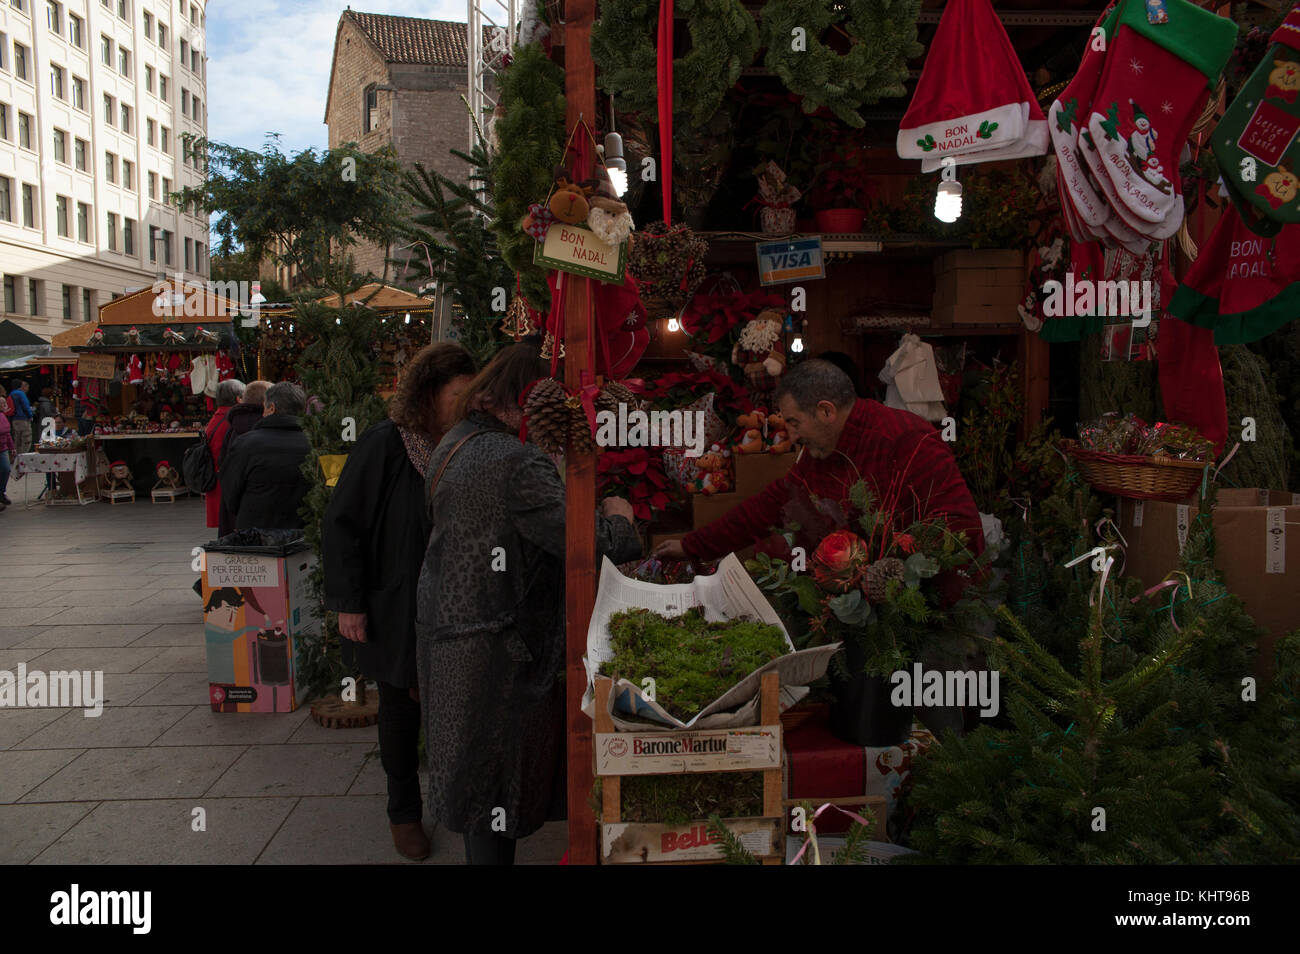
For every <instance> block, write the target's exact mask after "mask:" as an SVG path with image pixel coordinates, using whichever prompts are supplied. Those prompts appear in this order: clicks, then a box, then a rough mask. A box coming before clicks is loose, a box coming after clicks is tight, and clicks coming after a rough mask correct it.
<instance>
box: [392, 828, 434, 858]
mask: <svg viewBox="0 0 1300 954" xmlns="http://www.w3.org/2000/svg"><path fill="white" fill-rule="evenodd" d="M388 827H389V828H390V829H392V832H393V847H394V848H396V849H397V853H398V854H399V855H401V856H402V857H403V858H410V859H411V860H412V861H423V860H424V859H425V858H428V857H429V853H430V852H431V851H432V845H430V843H429V836H428V835H426V834H425V833H424V826H423V825H422V824H420V822H406V823H404V824H401V825H391V824H390V825H389V826H388Z"/></svg>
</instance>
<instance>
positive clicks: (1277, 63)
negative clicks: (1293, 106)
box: [1264, 60, 1300, 103]
mask: <svg viewBox="0 0 1300 954" xmlns="http://www.w3.org/2000/svg"><path fill="white" fill-rule="evenodd" d="M1298 92H1300V63H1296V62H1293V61H1292V60H1274V61H1273V72H1271V73H1269V74H1268V89H1267V90H1265V91H1264V96H1265V97H1271V96H1276V97H1277V98H1278V99H1284V100H1286V101H1287V102H1288V103H1294V102H1295V98H1296V93H1298Z"/></svg>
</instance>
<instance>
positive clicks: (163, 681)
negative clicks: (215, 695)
mask: <svg viewBox="0 0 1300 954" xmlns="http://www.w3.org/2000/svg"><path fill="white" fill-rule="evenodd" d="M148 675H150V676H152V677H154V678H155V679H157V680H158V681H157V683H155V685H154V686H153V687H152V688H150V689H149V690H148V691H146V692H144V693H142V694H141V695H140V696H139V697H137V698H136V699H135V700H134V701H135V703H136V704H137V705H142V706H195V705H203V704H204V703H205V702H206V701H207V698H208V674H207V673H203V672H172V673H167V674H163V673H149V674H148Z"/></svg>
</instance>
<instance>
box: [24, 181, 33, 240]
mask: <svg viewBox="0 0 1300 954" xmlns="http://www.w3.org/2000/svg"><path fill="white" fill-rule="evenodd" d="M23 225H25V226H26V227H27V228H29V229H34V228H36V186H34V185H30V184H28V183H26V182H24V183H23Z"/></svg>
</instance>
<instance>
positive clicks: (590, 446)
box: [568, 397, 596, 454]
mask: <svg viewBox="0 0 1300 954" xmlns="http://www.w3.org/2000/svg"><path fill="white" fill-rule="evenodd" d="M568 408H569V437H570V438H572V440H573V452H574V453H575V454H592V453H595V451H596V437H595V435H594V434H592V433H591V424H590V423H589V422H588V421H587V412H586V411H585V410H583V407H582V401H581V400H579V399H578V398H576V397H573V398H569V400H568Z"/></svg>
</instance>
